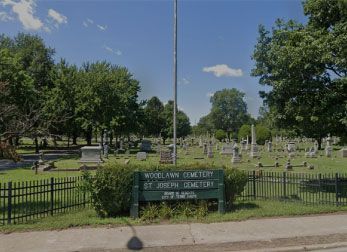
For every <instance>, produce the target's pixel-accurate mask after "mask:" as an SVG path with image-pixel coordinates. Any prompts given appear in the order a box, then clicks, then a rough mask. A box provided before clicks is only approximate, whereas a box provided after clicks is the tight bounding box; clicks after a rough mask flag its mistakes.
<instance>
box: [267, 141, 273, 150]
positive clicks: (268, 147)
mask: <svg viewBox="0 0 347 252" xmlns="http://www.w3.org/2000/svg"><path fill="white" fill-rule="evenodd" d="M267 151H268V152H272V142H271V141H269V142H268V143H267Z"/></svg>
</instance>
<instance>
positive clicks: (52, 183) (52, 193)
mask: <svg viewBox="0 0 347 252" xmlns="http://www.w3.org/2000/svg"><path fill="white" fill-rule="evenodd" d="M53 211H54V178H53V177H51V215H53Z"/></svg>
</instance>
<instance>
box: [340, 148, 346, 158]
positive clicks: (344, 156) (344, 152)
mask: <svg viewBox="0 0 347 252" xmlns="http://www.w3.org/2000/svg"><path fill="white" fill-rule="evenodd" d="M340 152H341V157H343V158H346V157H347V148H343V149H341V150H340Z"/></svg>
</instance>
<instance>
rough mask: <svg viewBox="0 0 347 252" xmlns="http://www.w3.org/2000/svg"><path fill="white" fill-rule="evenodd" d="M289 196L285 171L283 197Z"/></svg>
mask: <svg viewBox="0 0 347 252" xmlns="http://www.w3.org/2000/svg"><path fill="white" fill-rule="evenodd" d="M286 197H287V173H286V172H283V198H284V199H286Z"/></svg>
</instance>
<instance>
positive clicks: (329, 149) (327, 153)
mask: <svg viewBox="0 0 347 252" xmlns="http://www.w3.org/2000/svg"><path fill="white" fill-rule="evenodd" d="M331 143H332V139H331V137H330V135H329V136H328V138H327V141H326V146H325V156H327V157H331V156H332V154H333V147H332V146H331Z"/></svg>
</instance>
